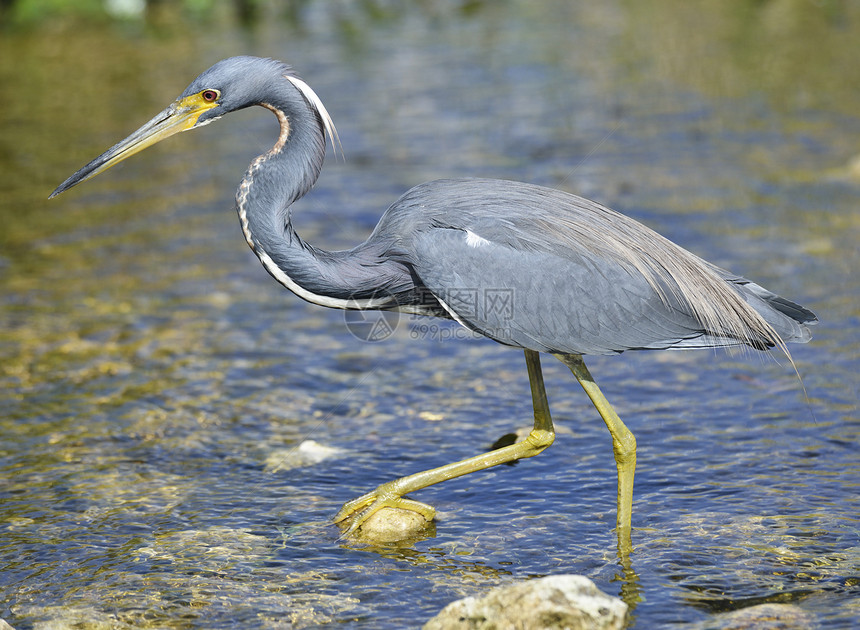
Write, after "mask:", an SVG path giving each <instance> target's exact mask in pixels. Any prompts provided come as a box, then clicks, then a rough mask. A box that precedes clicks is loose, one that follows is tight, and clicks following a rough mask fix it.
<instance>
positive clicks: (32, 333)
mask: <svg viewBox="0 0 860 630" xmlns="http://www.w3.org/2000/svg"><path fill="white" fill-rule="evenodd" d="M715 5H716V6H715ZM332 7H335V8H332ZM262 11H263V14H262V15H259V16H258V17H259V18H260V19H259V20H258V21H253V20H252V21H251V22H250V23H249V24H246V25H245V26H238V25H237V24H236V20H234V18H233V16H232V15H231V14H230V13H229V12H227V11H226V10H224V11H221V12H213V13H211V14H206V13H205V12H204V14H203V15H198V14H194V13H187V12H183V11H181V10H178V9H173V8H170V7H162V9H161V10H160V12H156V13H152V14H150V15H149V17H148V19H147V20H144V21H134V20H131V21H119V22H115V21H101V20H99V21H96V22H95V23H94V22H91V21H88V19H84V18H74V17H68V16H65V17H56V18H51V17H46V18H44V19H43V21H40V22H35V23H32V22H28V23H26V24H19V25H17V26H14V27H13V26H7V28H6V30H4V31H2V33H0V86H2V88H1V89H2V93H3V95H4V98H3V107H2V108H0V130H2V135H0V172H2V177H0V186H1V187H2V188H0V221H2V226H3V227H2V230H0V248H2V249H0V382H2V387H0V410H2V411H0V479H2V488H0V527H2V536H0V617H2V618H3V619H5V620H7V621H9V623H11V624H12V625H13V626H15V627H16V628H29V627H38V626H39V625H40V624H46V623H51V622H53V623H59V622H60V621H62V622H63V623H66V624H72V623H78V622H79V623H80V626H79V627H97V626H98V625H99V624H107V625H112V626H115V627H162V628H163V627H176V628H179V627H182V628H185V627H201V628H203V627H227V626H232V627H237V626H245V627H284V626H287V627H296V628H312V627H313V628H315V627H343V626H344V625H346V626H347V627H358V628H361V627H364V628H402V627H414V626H416V625H420V624H421V623H423V622H424V621H425V620H426V619H428V618H430V617H431V616H432V615H434V614H435V613H436V612H437V611H438V610H439V609H441V608H442V607H443V606H444V605H445V604H446V603H448V602H449V601H451V600H453V599H455V598H458V597H462V596H464V595H467V594H475V593H479V592H482V591H484V590H485V589H487V588H489V587H492V586H495V585H499V584H504V583H510V582H513V581H518V580H525V579H528V578H530V577H534V576H542V575H549V574H557V573H581V574H584V575H586V576H588V577H590V578H591V579H593V580H594V581H595V582H596V583H597V584H598V586H599V587H600V588H602V589H603V590H604V591H606V592H608V593H610V594H613V595H622V594H623V595H624V597H625V598H626V599H627V600H628V601H629V602H630V603H632V604H634V605H635V610H634V611H633V613H632V616H631V624H630V625H631V626H632V627H638V628H653V627H665V626H672V625H678V626H683V625H684V624H692V623H695V622H702V621H714V620H716V619H717V617H716V615H718V614H719V613H721V612H725V611H730V610H734V609H738V608H742V607H745V606H748V605H751V604H756V603H762V602H783V603H794V604H796V605H798V606H800V607H802V608H803V609H804V610H806V611H808V612H809V613H810V614H812V615H814V616H815V618H816V619H817V620H818V622H819V623H820V625H821V627H826V628H847V627H850V626H851V625H852V622H853V620H854V619H856V618H857V616H858V612H860V611H858V609H857V603H856V602H857V601H858V599H857V595H858V575H860V569H858V565H860V556H858V549H860V544H858V543H860V538H858V507H860V506H858V499H857V496H858V481H860V475H858V446H857V439H858V412H857V404H858V378H857V373H858V372H860V359H858V356H860V354H858V351H860V335H858V323H860V321H858V320H860V279H858V278H860V274H858V273H857V270H858V268H860V256H858V248H857V242H858V241H860V219H858V217H860V214H858V211H857V198H858V192H860V172H858V167H857V156H858V147H860V119H858V117H857V112H858V111H860V76H858V75H860V68H858V64H857V63H856V59H857V58H858V57H860V44H858V42H860V37H858V34H860V12H858V10H857V7H856V5H853V4H851V3H838V2H823V3H811V2H804V1H800V0H796V1H788V0H785V1H780V2H767V3H749V2H740V1H737V2H723V3H707V2H691V3H684V5H683V8H678V5H673V8H672V9H671V10H670V9H669V8H667V7H664V6H663V5H662V3H652V2H637V3H632V2H631V3H625V2H617V3H600V4H599V5H597V3H585V2H584V3H570V2H554V3H538V4H536V3H532V2H508V3H486V4H484V3H467V4H462V5H461V4H458V3H432V5H431V4H426V5H424V4H421V3H418V4H416V5H415V6H414V7H413V8H409V9H398V8H396V7H393V6H389V5H386V4H384V3H380V4H373V3H370V4H365V5H361V8H358V7H357V6H356V7H354V6H352V5H350V4H348V3H343V4H337V5H331V4H329V3H308V4H307V6H303V7H301V8H299V9H296V10H295V11H294V12H293V13H291V14H289V15H284V14H282V13H279V12H277V11H275V10H269V9H266V10H262ZM234 54H257V55H264V56H273V57H276V58H280V59H284V60H286V61H288V62H289V63H291V64H293V65H294V66H295V67H296V68H297V70H298V71H299V73H300V74H301V75H302V76H303V77H304V78H305V79H306V80H307V81H308V82H309V83H310V84H311V85H312V86H313V87H314V89H315V90H316V91H317V93H318V94H319V95H320V97H321V98H322V99H323V101H324V102H325V103H326V106H327V108H328V109H329V111H330V113H331V114H332V116H333V117H334V119H335V122H336V123H337V125H338V130H339V132H340V136H341V140H342V143H343V153H344V159H343V160H341V159H339V158H337V159H332V157H333V156H331V155H330V156H329V160H328V161H327V164H326V167H325V169H324V171H323V176H322V178H321V180H320V182H319V183H318V184H317V186H316V188H315V189H314V191H313V193H312V194H311V195H310V196H309V197H308V198H307V199H305V200H303V201H302V202H301V203H300V204H298V205H297V206H296V208H295V222H296V225H297V227H298V229H299V231H300V233H301V234H302V236H303V237H304V238H306V239H307V240H309V241H310V242H313V243H315V244H318V245H320V246H323V247H327V248H342V247H349V246H351V245H353V244H355V243H357V242H358V241H359V240H361V239H363V238H364V237H365V236H366V235H367V234H369V232H370V230H372V228H373V226H374V225H375V222H376V220H377V219H378V217H379V215H380V214H381V212H382V211H383V210H384V208H385V207H386V206H387V205H388V204H389V203H391V202H392V201H393V200H394V199H396V198H397V196H398V195H399V194H401V193H402V192H404V191H405V190H406V189H408V188H409V187H410V186H412V185H415V184H417V183H420V182H422V181H425V180H428V179H432V178H435V177H448V176H487V177H503V178H511V179H518V180H524V181H530V182H535V183H539V184H545V185H551V186H554V187H557V188H561V189H564V190H568V191H571V192H577V193H579V194H583V195H586V196H589V197H592V198H594V199H596V200H598V201H601V202H603V203H605V204H607V205H610V206H612V207H615V208H617V209H619V210H623V211H624V212H626V213H628V214H630V215H631V216H634V217H636V218H637V219H639V220H641V221H643V222H645V223H647V224H648V225H650V226H651V227H653V228H655V229H657V230H659V231H661V232H662V233H663V234H665V235H666V236H668V237H669V238H671V239H673V240H675V241H676V242H678V243H680V244H682V245H684V246H685V247H687V248H689V249H691V250H692V251H694V252H696V253H697V254H699V255H701V256H703V257H705V258H707V259H708V260H711V261H713V262H714V263H716V264H718V265H720V266H724V267H727V268H730V269H732V270H733V271H735V272H737V273H740V274H743V275H746V276H748V277H751V278H754V279H755V280H756V281H757V282H759V283H760V284H762V285H764V286H767V287H768V288H771V289H773V290H774V291H777V292H779V293H780V294H782V295H785V296H787V297H789V298H791V299H794V300H796V301H798V302H800V303H802V304H804V305H806V306H808V307H810V308H811V309H813V310H814V311H816V312H817V313H818V315H819V317H820V318H821V320H822V323H821V325H820V326H819V327H818V328H817V329H816V330H815V331H814V332H815V339H814V340H813V342H812V343H810V344H808V345H805V346H795V347H792V352H793V357H794V360H795V362H796V364H797V366H798V370H799V372H800V374H801V375H802V376H803V384H804V386H805V392H806V393H804V389H803V387H801V385H800V383H799V381H798V379H797V376H796V374H795V373H794V371H793V369H792V368H791V366H790V365H789V364H788V363H787V361H785V360H784V359H778V358H776V357H775V358H776V360H772V359H771V358H769V357H768V356H766V355H759V354H757V353H755V354H754V353H751V352H750V353H734V354H733V353H728V352H711V351H697V352H683V353H639V354H636V353H627V354H625V355H622V356H620V357H599V358H593V359H592V360H590V361H589V365H590V366H591V369H592V372H593V373H594V375H595V377H596V378H597V379H598V382H599V383H600V384H601V386H602V387H603V389H604V392H605V393H606V395H607V396H608V397H609V399H610V400H611V401H612V402H613V403H614V404H615V405H616V408H617V410H618V411H619V413H620V414H621V416H622V417H623V418H625V420H626V421H627V423H628V425H629V426H630V427H631V429H632V430H633V431H634V432H635V434H636V436H637V438H638V444H639V464H638V470H637V479H636V490H635V493H636V496H635V503H634V520H633V524H634V532H633V538H634V546H635V550H634V553H633V555H632V557H631V562H632V570H633V572H632V573H631V572H629V571H628V572H627V574H626V575H623V573H624V571H623V570H622V567H621V566H619V564H618V561H617V558H616V556H615V540H614V534H613V532H612V527H613V524H614V501H615V498H614V497H615V480H614V462H613V461H612V456H611V446H610V441H609V437H608V435H607V434H606V431H605V428H604V427H603V424H602V422H600V420H599V417H598V416H597V415H596V413H595V412H594V410H593V408H592V407H591V406H590V404H589V403H588V400H587V398H586V397H585V396H584V395H583V393H582V391H581V390H580V388H579V386H578V385H577V384H576V383H575V382H574V380H573V379H572V377H571V376H570V374H569V372H567V370H566V369H565V368H564V367H563V366H562V365H561V364H558V363H557V362H555V361H554V360H552V359H551V358H547V359H546V360H545V361H544V371H545V376H546V379H547V387H548V393H549V398H550V404H551V406H552V410H553V414H554V418H555V421H556V424H557V428H558V433H559V434H558V438H557V441H556V444H555V445H554V446H553V447H552V448H551V449H549V450H547V451H546V452H545V453H543V454H542V455H541V456H540V457H537V458H534V459H531V460H528V461H523V462H520V463H519V464H518V465H516V466H504V467H501V468H499V469H497V470H493V471H488V472H486V473H482V474H476V475H471V476H469V477H467V478H464V479H460V480H455V481H451V482H449V483H445V484H442V485H439V486H435V487H433V488H429V489H427V490H424V491H422V492H421V493H420V494H419V495H418V498H420V499H421V500H423V501H426V502H429V503H431V504H433V505H434V506H436V508H437V510H438V512H439V520H438V523H437V524H436V529H435V534H434V535H432V536H430V537H427V538H426V539H423V540H419V541H414V542H412V543H409V544H405V545H399V546H397V545H395V546H391V547H386V548H370V547H367V546H362V545H358V544H350V543H344V542H343V541H340V540H338V538H337V536H338V532H337V531H336V530H335V529H334V528H333V527H332V526H330V525H329V524H328V519H329V518H330V517H331V516H332V515H333V514H334V513H335V512H336V511H337V509H338V507H339V506H340V504H341V503H342V502H344V501H346V500H348V499H350V498H353V497H355V496H357V495H359V494H361V493H363V492H365V491H367V490H369V489H371V488H373V487H374V486H375V485H377V484H379V483H381V482H383V481H386V480H389V479H391V478H392V477H394V476H397V475H403V474H408V473H411V472H415V471H417V470H422V469H425V468H429V467H432V466H438V465H441V464H444V463H447V462H450V461H454V460H457V459H462V458H464V457H468V456H470V455H473V454H475V453H476V452H477V451H478V450H480V449H483V448H488V447H489V446H490V444H492V443H493V442H494V441H495V440H496V439H498V438H499V437H500V436H502V435H504V434H506V433H509V432H511V431H513V430H516V429H519V428H523V427H528V425H529V424H530V421H531V420H530V419H531V404H530V398H529V390H528V380H527V375H526V371H525V365H524V361H523V358H522V355H521V353H520V352H519V351H515V350H512V349H509V348H504V347H502V346H499V345H496V344H494V343H492V342H489V341H482V340H475V339H472V338H470V337H469V336H467V335H462V334H460V333H459V332H457V329H455V328H451V327H450V326H445V325H440V323H439V322H433V321H432V320H412V319H410V318H407V317H403V318H401V319H400V320H399V321H396V322H394V324H396V326H395V330H394V332H393V334H392V335H391V336H389V337H387V338H386V339H384V340H383V341H380V342H378V343H368V342H365V341H362V340H360V339H358V338H356V335H354V334H353V332H354V331H355V327H354V326H347V324H346V322H345V321H344V315H343V314H342V313H340V312H337V311H328V310H325V309H321V308H319V307H314V306H311V305H308V304H305V303H304V302H302V301H301V300H299V299H298V298H296V297H294V296H292V295H290V294H289V293H287V292H285V291H284V290H282V289H281V288H279V286H278V285H276V284H275V283H274V282H272V280H271V279H270V278H269V277H268V275H267V274H266V273H265V271H264V270H263V269H262V268H261V267H260V265H259V264H258V263H257V261H256V259H255V258H254V256H253V254H251V252H250V251H248V249H247V247H246V246H245V245H244V243H243V239H242V237H241V234H240V231H239V229H238V226H237V222H236V218H235V215H234V214H233V211H232V197H233V191H234V188H235V186H236V184H237V183H238V181H239V179H240V177H241V174H242V172H243V171H244V168H245V166H246V164H247V162H248V161H249V160H250V159H251V158H252V157H253V156H254V155H256V154H258V153H260V152H262V151H265V150H266V149H267V148H268V147H269V146H270V145H271V143H272V142H273V140H274V137H275V133H276V125H275V122H274V120H273V119H272V117H271V115H269V114H268V113H265V112H263V111H262V110H260V111H247V112H242V113H237V114H234V115H233V116H230V117H228V118H227V119H225V120H223V121H220V122H218V123H217V124H215V125H211V126H209V127H206V128H205V129H203V130H201V131H198V132H195V133H194V134H183V135H182V136H180V137H178V138H175V139H172V140H170V141H168V142H166V143H164V145H163V146H158V147H156V148H153V149H150V150H149V151H147V152H146V153H144V154H141V155H140V156H136V157H135V158H134V159H133V160H130V161H128V162H126V163H124V164H123V165H121V166H119V167H117V168H115V169H113V170H111V171H110V172H109V173H106V174H104V175H102V176H100V177H99V178H97V179H95V180H93V181H90V182H87V183H86V184H84V185H83V186H80V187H79V188H76V189H75V190H74V191H72V192H70V193H67V194H65V195H64V196H62V197H60V198H58V199H56V200H53V201H51V202H50V203H49V202H47V201H46V197H47V195H48V194H49V193H50V191H51V190H52V189H53V188H54V187H55V186H56V185H57V184H58V183H59V182H60V181H62V180H63V179H65V177H67V176H68V175H69V174H70V173H71V172H73V171H74V170H76V169H77V168H78V167H79V166H81V165H82V164H84V163H85V162H87V161H88V160H89V159H91V158H92V157H94V156H95V155H97V154H99V153H100V152H101V151H103V150H104V149H105V148H106V147H108V146H110V145H111V144H113V143H114V142H115V141H116V140H118V139H120V138H122V137H124V136H125V135H126V134H127V133H129V132H130V131H132V130H133V129H135V128H136V127H137V126H138V125H139V124H141V123H142V122H144V121H145V120H147V119H148V118H149V117H151V116H152V115H153V114H154V113H155V112H157V111H159V110H160V109H161V108H162V107H164V105H165V104H167V103H168V102H169V101H170V100H172V99H173V98H174V97H175V96H176V95H177V94H178V93H179V92H181V90H182V89H184V87H185V85H186V84H187V83H188V82H189V81H190V80H191V79H192V78H193V77H194V76H195V75H196V74H197V73H199V72H200V71H201V70H203V69H205V68H206V67H208V66H209V65H211V64H212V63H213V62H214V61H216V60H218V59H220V58H223V57H227V56H230V55H234ZM454 337H465V338H461V339H453V338H454ZM308 440H313V441H315V442H316V443H317V444H318V445H319V448H321V449H332V450H331V451H325V452H327V453H329V454H330V455H332V456H331V457H330V458H328V459H325V460H324V461H321V462H319V463H315V464H313V463H311V461H310V460H308V459H301V458H297V455H296V454H297V453H300V452H303V451H301V450H300V449H299V445H301V444H302V443H306V442H307V441H308Z"/></svg>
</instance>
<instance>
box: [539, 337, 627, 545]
mask: <svg viewBox="0 0 860 630" xmlns="http://www.w3.org/2000/svg"><path fill="white" fill-rule="evenodd" d="M556 356H557V357H558V358H559V359H560V360H561V362H562V363H564V364H565V365H566V366H567V367H569V368H570V371H571V372H573V375H574V376H575V377H576V380H578V381H579V384H580V385H582V388H583V389H584V390H585V393H586V394H588V397H589V398H590V399H591V402H592V403H594V406H595V407H596V408H597V412H598V413H599V414H600V417H601V418H603V421H604V422H605V423H606V427H607V428H608V429H609V433H610V435H612V450H613V451H614V453H615V465H616V467H617V468H618V512H617V514H616V517H615V524H616V525H615V526H616V533H617V535H618V548H619V551H621V552H627V553H629V552H630V551H631V550H632V543H631V539H630V530H631V523H630V521H631V517H632V515H633V475H634V473H635V472H636V438H635V437H634V436H633V433H632V432H631V431H630V429H628V428H627V427H626V426H625V425H624V423H623V422H622V421H621V418H619V417H618V414H617V413H615V410H614V409H613V408H612V405H610V404H609V401H608V400H606V397H605V396H604V395H603V392H601V391H600V389H599V388H598V387H597V383H595V382H594V379H593V378H592V376H591V373H590V372H589V371H588V368H587V367H585V362H584V361H583V360H582V356H580V355H578V354H559V355H556Z"/></svg>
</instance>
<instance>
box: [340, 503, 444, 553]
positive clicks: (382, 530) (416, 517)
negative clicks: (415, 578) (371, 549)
mask: <svg viewBox="0 0 860 630" xmlns="http://www.w3.org/2000/svg"><path fill="white" fill-rule="evenodd" d="M350 522H351V520H347V521H346V522H344V523H342V524H341V527H343V528H346V527H348V526H349V524H350ZM434 532H435V527H434V524H433V522H432V521H427V519H426V518H424V517H423V516H422V515H421V514H419V513H418V512H413V511H412V510H404V509H401V508H392V507H385V508H382V509H381V510H379V511H378V512H376V513H375V514H372V515H371V516H370V518H368V519H367V520H366V521H365V522H364V523H362V525H361V527H360V528H359V530H358V531H357V532H356V533H355V535H354V538H355V540H357V541H358V542H362V543H367V544H372V545H373V544H388V543H395V542H406V541H410V540H415V539H420V538H425V537H427V536H432V535H433V533H434Z"/></svg>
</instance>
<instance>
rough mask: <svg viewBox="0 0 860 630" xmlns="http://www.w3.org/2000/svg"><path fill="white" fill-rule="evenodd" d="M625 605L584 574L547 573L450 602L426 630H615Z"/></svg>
mask: <svg viewBox="0 0 860 630" xmlns="http://www.w3.org/2000/svg"><path fill="white" fill-rule="evenodd" d="M626 613H627V604H625V603H624V602H622V601H621V600H620V599H618V598H617V597H610V596H609V595H607V594H605V593H603V592H602V591H601V590H600V589H598V588H597V587H596V586H595V585H594V582H592V581H591V580H589V579H588V578H587V577H584V576H582V575H550V576H548V577H545V578H538V579H535V580H529V581H528V582H520V583H518V584H514V585H512V586H500V587H498V588H494V589H492V590H490V591H489V592H488V593H487V594H486V595H484V596H482V597H466V598H464V599H460V600H457V601H456V602H453V603H451V604H448V605H447V606H446V607H445V608H443V609H442V611H441V612H440V613H439V614H438V615H436V616H435V617H433V619H431V620H430V621H428V622H427V623H426V624H425V625H424V630H451V629H459V628H462V629H464V630H465V629H467V628H468V629H469V630H489V629H490V628H492V629H493V630H508V629H510V630H514V629H516V630H550V629H553V628H559V629H560V628H565V629H567V630H615V629H619V630H620V629H621V628H623V627H624V617H625V615H626Z"/></svg>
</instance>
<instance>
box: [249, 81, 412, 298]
mask: <svg viewBox="0 0 860 630" xmlns="http://www.w3.org/2000/svg"><path fill="white" fill-rule="evenodd" d="M267 96H268V98H267V99H265V100H264V101H263V102H261V103H259V104H260V105H262V106H263V107H265V108H267V109H269V110H271V111H272V112H273V113H274V114H275V115H276V116H277V117H278V122H279V123H280V128H281V132H280V135H279V137H278V140H277V142H276V143H275V145H274V146H273V147H272V149H271V150H269V151H268V152H267V153H264V154H263V155H261V156H259V157H258V158H256V159H255V160H254V161H253V162H251V165H250V166H249V167H248V170H247V172H246V173H245V177H244V178H243V179H242V182H241V184H240V185H239V189H238V191H237V193H236V207H237V210H238V213H239V220H240V223H241V225H242V231H243V233H244V234H245V240H246V241H247V242H248V245H249V246H250V247H251V249H252V250H253V251H254V253H255V254H257V256H258V257H259V259H260V262H262V263H263V266H264V267H265V268H266V270H267V271H268V272H269V273H270V274H271V275H272V277H274V278H275V280H277V281H278V282H280V283H281V284H282V285H284V286H285V287H287V288H288V289H290V290H291V291H292V292H293V293H295V294H296V295H298V296H299V297H301V298H303V299H305V300H307V301H309V302H313V303H315V304H320V305H322V306H329V307H333V308H384V307H385V306H390V305H392V297H391V296H390V295H385V294H383V291H385V290H386V287H388V286H391V285H392V282H393V283H394V284H399V282H397V281H394V278H395V277H398V278H400V277H402V276H403V274H404V271H403V269H402V267H400V266H398V265H397V264H395V263H392V262H391V261H389V260H387V259H385V257H384V251H383V250H384V247H385V246H384V244H382V243H376V242H373V241H371V240H368V241H366V242H365V243H363V244H362V245H359V246H358V247H356V248H354V249H352V250H349V251H339V252H328V251H324V250H321V249H318V248H315V247H313V246H312V245H309V244H308V243H305V242H304V241H303V240H302V239H301V238H300V237H299V235H298V234H297V233H296V231H295V230H294V229H293V226H292V223H291V220H290V206H291V205H292V203H293V202H294V201H296V200H297V199H299V198H301V197H302V196H303V195H304V194H305V193H307V192H308V191H309V190H310V189H311V187H312V186H313V184H314V182H315V181H316V180H317V177H318V176H319V172H320V169H321V168H322V162H323V158H324V156H325V135H324V129H323V126H322V124H321V121H320V118H319V116H318V115H317V113H316V112H315V111H314V110H312V109H311V107H310V106H309V105H308V103H307V101H306V100H305V98H304V96H303V95H302V94H301V93H300V92H299V91H298V90H297V89H296V88H295V87H294V86H293V85H292V84H291V83H289V82H288V81H286V80H285V81H283V82H278V83H277V84H276V85H274V86H272V93H271V94H269V95H267Z"/></svg>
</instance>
